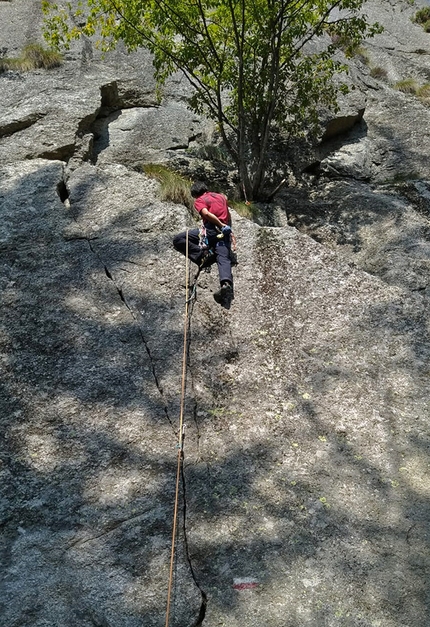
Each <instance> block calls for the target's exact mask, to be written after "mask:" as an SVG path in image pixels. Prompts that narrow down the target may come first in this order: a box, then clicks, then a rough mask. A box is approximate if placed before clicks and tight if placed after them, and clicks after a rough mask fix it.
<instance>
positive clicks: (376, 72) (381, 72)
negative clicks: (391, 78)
mask: <svg viewBox="0 0 430 627" xmlns="http://www.w3.org/2000/svg"><path fill="white" fill-rule="evenodd" d="M370 76H371V77H372V78H379V79H381V80H384V79H386V78H387V76H388V74H387V70H386V69H385V68H383V67H380V66H379V65H378V66H376V67H373V68H372V69H371V70H370Z"/></svg>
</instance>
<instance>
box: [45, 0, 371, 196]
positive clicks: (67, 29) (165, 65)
mask: <svg viewBox="0 0 430 627" xmlns="http://www.w3.org/2000/svg"><path fill="white" fill-rule="evenodd" d="M365 2H366V0H82V2H80V3H79V4H78V5H77V8H76V7H75V9H73V8H72V5H71V3H67V5H66V6H65V7H63V8H61V7H58V6H57V5H56V4H53V3H52V2H51V0H43V7H44V10H45V13H46V15H47V17H46V19H45V32H44V35H45V37H46V39H47V40H48V42H49V43H50V44H51V45H53V46H54V47H56V48H61V47H62V46H65V47H67V46H68V45H69V44H70V42H71V41H72V40H73V39H76V38H78V37H80V36H82V35H87V36H93V35H94V34H96V33H99V35H100V46H101V47H102V49H103V50H105V51H107V50H110V49H112V48H114V47H115V45H116V44H117V43H118V42H119V41H123V42H124V44H125V45H126V47H127V49H128V50H129V51H132V50H135V49H136V48H138V47H142V46H143V47H145V48H147V49H149V50H150V51H151V52H152V54H153V56H154V67H155V75H156V78H157V81H158V83H159V85H162V84H163V83H164V81H165V80H166V79H167V77H169V76H170V75H171V74H173V73H174V72H176V71H178V70H180V71H181V72H183V73H184V74H185V76H186V77H187V78H188V80H189V82H190V83H191V85H192V86H193V87H194V95H193V96H192V97H191V99H190V106H191V107H192V109H193V110H194V111H196V112H197V113H201V114H206V115H207V116H208V117H209V118H211V119H213V120H215V121H216V122H217V126H218V128H219V131H220V134H221V136H222V139H223V142H224V144H225V147H226V149H227V150H228V152H229V154H230V155H231V157H232V158H233V159H234V161H235V163H236V165H237V169H238V172H239V177H240V181H241V187H242V189H243V191H244V193H245V195H246V196H247V197H248V198H249V199H251V198H258V197H259V196H260V195H261V193H262V190H263V187H264V183H265V178H266V175H267V167H268V150H269V146H270V140H271V138H272V134H273V131H274V129H275V128H277V129H280V130H282V131H284V132H287V133H288V134H290V135H291V134H292V135H295V134H299V133H300V132H302V131H303V130H304V128H306V129H307V130H308V131H314V130H315V129H316V128H317V127H318V109H319V107H320V106H321V105H326V106H331V107H332V108H336V95H337V88H336V87H335V86H334V83H333V81H332V79H333V76H334V75H335V74H336V73H339V72H346V71H347V67H346V65H345V64H344V63H342V62H341V61H340V60H339V59H338V58H334V53H335V52H336V50H337V49H338V48H339V47H342V48H343V50H344V51H345V52H346V54H347V55H348V53H351V51H353V50H354V48H356V47H357V46H358V45H359V44H360V43H361V41H362V40H363V38H365V37H371V36H372V35H373V34H375V33H376V32H378V31H379V26H378V25H377V24H373V25H372V24H369V22H368V20H367V18H366V16H365V15H363V14H362V8H363V5H364V4H365ZM76 23H80V24H81V25H80V26H76ZM73 24H75V25H73ZM316 44H317V45H316ZM341 89H344V90H345V89H346V88H345V87H341Z"/></svg>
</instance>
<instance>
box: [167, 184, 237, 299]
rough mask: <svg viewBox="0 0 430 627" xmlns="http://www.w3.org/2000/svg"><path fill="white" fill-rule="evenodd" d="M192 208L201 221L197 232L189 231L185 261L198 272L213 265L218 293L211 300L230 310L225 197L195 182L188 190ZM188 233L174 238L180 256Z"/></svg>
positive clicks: (228, 233)
mask: <svg viewBox="0 0 430 627" xmlns="http://www.w3.org/2000/svg"><path fill="white" fill-rule="evenodd" d="M191 196H192V197H193V198H194V199H195V200H194V208H195V209H196V211H197V212H198V213H199V214H200V216H201V217H202V220H203V226H202V228H200V229H190V230H189V231H188V257H189V259H191V261H193V262H194V263H196V264H197V265H198V266H199V268H206V267H209V266H210V265H212V263H214V262H215V261H216V263H217V265H218V273H219V280H220V289H219V291H218V292H215V294H214V299H215V301H216V302H217V303H219V304H220V305H221V306H223V307H225V308H226V309H229V307H230V304H231V301H232V300H233V298H234V295H233V275H232V272H231V257H230V254H231V216H230V211H229V208H228V204H227V197H226V196H224V194H218V193H216V192H210V191H208V188H207V186H206V184H205V183H203V182H202V181H196V182H195V183H193V185H192V186H191ZM186 240H187V231H183V232H182V233H179V234H178V235H176V236H175V237H174V239H173V245H174V247H175V248H176V250H178V251H179V252H180V253H182V254H183V255H185V254H186Z"/></svg>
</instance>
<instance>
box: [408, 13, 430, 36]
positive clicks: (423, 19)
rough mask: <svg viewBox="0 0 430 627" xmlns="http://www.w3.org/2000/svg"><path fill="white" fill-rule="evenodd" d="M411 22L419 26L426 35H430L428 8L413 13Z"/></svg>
mask: <svg viewBox="0 0 430 627" xmlns="http://www.w3.org/2000/svg"><path fill="white" fill-rule="evenodd" d="M412 21H413V22H415V23H416V24H421V26H422V27H423V29H424V30H425V32H426V33H430V7H423V8H422V9H419V11H417V12H416V13H415V15H414V16H413V18H412Z"/></svg>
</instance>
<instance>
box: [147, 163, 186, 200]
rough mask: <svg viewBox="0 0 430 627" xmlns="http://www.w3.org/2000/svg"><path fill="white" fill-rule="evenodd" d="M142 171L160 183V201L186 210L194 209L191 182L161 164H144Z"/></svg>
mask: <svg viewBox="0 0 430 627" xmlns="http://www.w3.org/2000/svg"><path fill="white" fill-rule="evenodd" d="M142 170H143V171H144V172H145V174H146V175H147V176H149V177H150V178H153V179H156V180H157V181H158V182H159V183H160V192H161V199H162V200H169V201H171V202H174V203H177V204H183V205H185V206H186V207H188V209H192V208H193V207H194V200H193V197H192V196H191V194H190V187H191V181H190V180H189V179H186V178H184V177H183V176H181V175H180V174H178V173H177V172H174V171H173V170H170V169H169V168H167V167H166V166H165V165H162V164H161V163H146V164H145V165H143V166H142Z"/></svg>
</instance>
